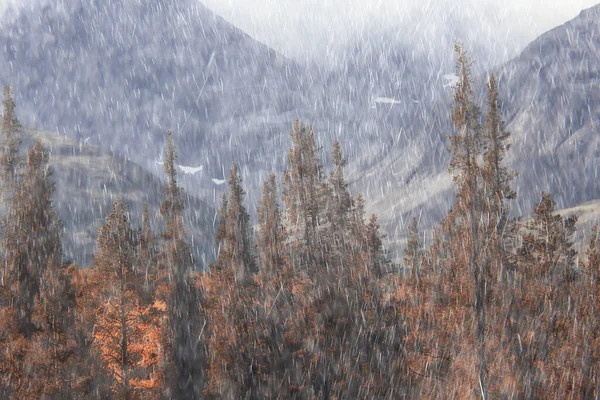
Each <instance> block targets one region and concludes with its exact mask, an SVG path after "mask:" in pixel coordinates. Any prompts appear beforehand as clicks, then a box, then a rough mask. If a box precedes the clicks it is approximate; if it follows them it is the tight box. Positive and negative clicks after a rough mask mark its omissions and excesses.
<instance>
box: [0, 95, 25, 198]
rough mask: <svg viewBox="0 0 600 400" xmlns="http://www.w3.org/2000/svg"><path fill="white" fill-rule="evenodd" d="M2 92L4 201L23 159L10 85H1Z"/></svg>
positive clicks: (18, 173)
mask: <svg viewBox="0 0 600 400" xmlns="http://www.w3.org/2000/svg"><path fill="white" fill-rule="evenodd" d="M3 94H4V100H3V101H2V105H3V109H2V110H3V112H2V135H3V141H4V143H3V146H2V152H1V154H0V165H2V189H3V193H4V201H5V202H6V201H7V200H8V199H10V196H11V193H12V191H14V190H15V186H16V185H17V181H18V179H19V175H20V169H21V163H22V161H23V160H22V156H21V155H20V153H19V151H20V147H21V123H20V122H19V120H18V119H17V117H16V115H15V101H14V99H13V97H12V89H11V88H10V86H8V85H5V86H4V87H3Z"/></svg>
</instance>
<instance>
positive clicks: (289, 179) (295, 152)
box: [282, 121, 323, 264]
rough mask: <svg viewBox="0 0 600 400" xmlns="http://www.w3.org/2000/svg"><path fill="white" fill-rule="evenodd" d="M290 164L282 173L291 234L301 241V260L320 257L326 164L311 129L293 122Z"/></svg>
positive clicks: (313, 259)
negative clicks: (323, 163)
mask: <svg viewBox="0 0 600 400" xmlns="http://www.w3.org/2000/svg"><path fill="white" fill-rule="evenodd" d="M290 136H291V137H292V148H291V149H290V150H289V153H288V159H287V161H288V167H287V169H286V170H285V171H284V175H283V191H282V193H283V201H284V203H285V207H286V220H287V223H288V225H289V232H290V235H291V236H292V237H293V239H294V240H295V241H296V242H299V243H300V244H301V245H300V247H301V249H302V251H301V252H300V257H301V260H300V264H305V263H307V262H309V261H311V262H315V261H318V259H319V257H320V253H321V251H320V249H319V246H320V244H319V242H320V237H319V229H318V227H319V224H320V223H321V222H322V221H321V220H322V219H323V197H322V191H323V185H322V183H323V172H322V170H323V166H322V163H321V160H320V159H319V156H318V152H319V150H320V147H319V146H317V144H316V142H315V138H314V133H313V131H312V129H311V128H310V127H308V126H305V125H303V124H301V123H300V122H299V121H296V122H295V123H294V126H293V128H292V131H291V132H290Z"/></svg>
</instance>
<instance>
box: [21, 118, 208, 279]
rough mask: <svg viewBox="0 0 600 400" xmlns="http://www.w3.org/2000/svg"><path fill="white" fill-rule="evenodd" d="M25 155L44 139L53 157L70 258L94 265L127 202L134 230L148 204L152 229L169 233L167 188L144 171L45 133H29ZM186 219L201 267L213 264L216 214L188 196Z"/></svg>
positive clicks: (56, 201) (87, 146) (57, 201)
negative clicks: (111, 219) (101, 232)
mask: <svg viewBox="0 0 600 400" xmlns="http://www.w3.org/2000/svg"><path fill="white" fill-rule="evenodd" d="M22 138H23V151H26V150H28V149H29V148H31V146H32V145H33V143H34V142H35V140H36V138H39V139H40V140H41V141H42V143H43V144H44V145H45V146H46V147H47V148H48V150H49V152H50V166H51V167H52V168H53V169H54V175H53V177H52V179H53V180H54V181H55V183H56V195H55V199H54V204H55V206H56V208H57V212H58V215H59V218H60V220H61V223H62V225H63V228H64V233H63V248H64V251H65V255H66V257H68V258H69V259H71V260H74V261H77V262H78V263H79V264H80V265H82V266H86V265H89V263H90V262H91V259H92V254H94V252H95V251H97V248H96V239H97V231H98V228H99V227H100V226H101V225H103V224H104V222H105V218H106V217H107V216H108V214H109V213H110V212H111V210H112V203H113V202H114V201H115V200H117V198H118V197H121V198H122V199H123V201H124V202H125V203H126V204H128V206H129V213H130V216H131V223H132V225H133V227H134V229H137V228H139V227H140V226H141V216H142V212H143V209H144V204H148V211H149V213H150V219H151V226H152V227H153V229H154V230H155V232H157V233H159V232H160V230H161V229H162V228H163V226H162V217H161V216H160V202H161V201H162V199H163V198H164V193H165V185H164V184H163V182H161V180H159V179H158V178H156V177H155V176H154V175H153V174H151V173H149V172H148V171H147V170H146V169H144V168H142V167H141V166H139V165H137V164H135V163H133V162H131V161H128V160H126V159H125V158H124V157H122V156H119V155H114V154H111V153H110V152H108V151H106V150H103V149H100V148H98V147H96V146H93V145H90V144H88V143H83V142H81V141H79V142H78V141H76V140H74V139H70V138H66V137H64V136H62V135H59V134H57V133H52V132H45V131H32V130H24V131H23V134H22ZM185 201H186V210H185V213H184V216H185V218H186V224H187V227H188V229H189V234H190V237H191V240H192V251H193V253H194V256H195V258H196V260H197V267H198V268H203V267H205V266H207V263H208V262H209V261H211V260H212V259H213V254H212V243H213V218H214V213H215V210H214V209H213V208H211V207H210V206H209V205H208V204H207V203H206V202H203V201H200V200H198V199H197V198H195V197H193V196H189V195H186V196H185Z"/></svg>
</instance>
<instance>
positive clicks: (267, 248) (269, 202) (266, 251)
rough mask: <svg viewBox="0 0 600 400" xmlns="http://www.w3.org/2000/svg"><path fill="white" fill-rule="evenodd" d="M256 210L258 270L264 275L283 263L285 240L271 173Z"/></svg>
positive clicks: (274, 181) (270, 273)
mask: <svg viewBox="0 0 600 400" xmlns="http://www.w3.org/2000/svg"><path fill="white" fill-rule="evenodd" d="M257 212H258V225H259V231H258V239H257V244H258V254H259V258H260V270H261V272H262V273H263V274H264V275H272V274H273V273H274V272H275V271H276V270H277V269H278V268H280V267H281V266H282V264H283V257H284V254H283V247H284V244H285V240H286V232H285V229H284V227H283V223H282V220H281V211H280V209H279V203H278V200H277V181H276V178H275V174H273V173H272V174H271V175H270V176H269V179H268V180H266V181H265V182H264V185H263V195H262V199H261V200H260V202H259V204H258V207H257Z"/></svg>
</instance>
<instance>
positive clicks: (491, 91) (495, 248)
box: [482, 74, 518, 282]
mask: <svg viewBox="0 0 600 400" xmlns="http://www.w3.org/2000/svg"><path fill="white" fill-rule="evenodd" d="M487 88H488V99H487V107H488V112H487V115H486V122H485V128H484V140H485V144H486V146H485V151H484V162H483V167H482V172H483V179H484V184H483V185H484V198H485V209H486V210H485V211H486V215H487V216H488V218H486V219H485V223H484V225H485V231H486V232H485V240H486V244H485V248H486V249H487V252H488V257H487V260H488V264H489V265H488V266H487V268H488V269H490V270H491V272H496V275H497V277H498V281H500V282H502V281H504V280H505V275H506V272H505V271H506V269H507V267H510V265H511V264H512V260H511V258H512V257H511V256H510V254H511V248H512V247H513V243H514V241H515V239H516V235H517V229H518V226H517V223H516V220H515V219H514V218H511V217H510V215H509V214H510V201H511V200H514V199H516V197H517V195H516V192H515V191H514V190H513V188H512V186H511V183H512V181H513V179H514V177H515V176H516V173H515V172H514V171H512V170H509V169H508V168H507V167H506V166H505V157H506V152H507V151H508V150H509V149H510V143H509V141H510V136H511V134H510V132H507V131H506V130H505V128H504V120H503V119H502V113H501V110H500V105H499V104H498V84H497V82H496V78H495V76H494V75H493V74H492V75H491V76H490V79H489V81H488V84H487Z"/></svg>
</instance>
